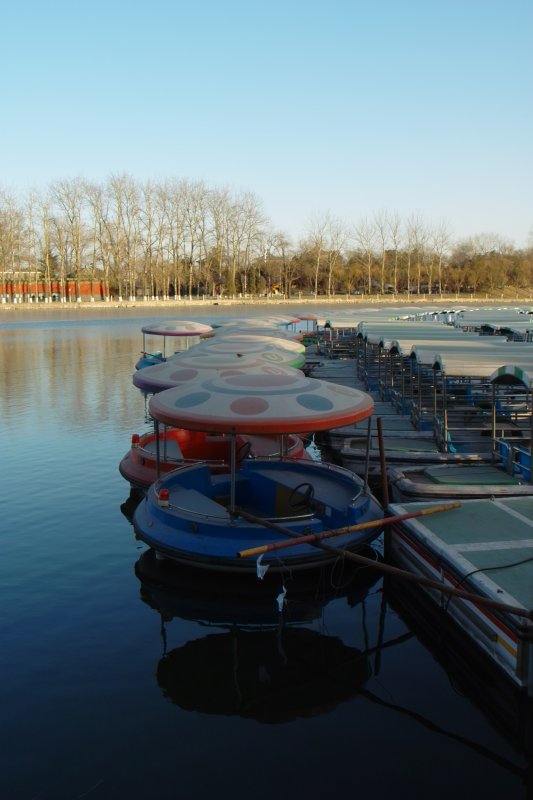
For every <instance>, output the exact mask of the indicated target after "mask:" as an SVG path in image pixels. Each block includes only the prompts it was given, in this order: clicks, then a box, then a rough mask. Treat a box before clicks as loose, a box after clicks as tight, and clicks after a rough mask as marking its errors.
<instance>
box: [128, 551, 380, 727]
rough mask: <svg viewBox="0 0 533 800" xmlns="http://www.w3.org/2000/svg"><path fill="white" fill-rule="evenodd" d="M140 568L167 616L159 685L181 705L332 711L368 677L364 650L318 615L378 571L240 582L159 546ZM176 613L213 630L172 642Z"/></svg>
mask: <svg viewBox="0 0 533 800" xmlns="http://www.w3.org/2000/svg"><path fill="white" fill-rule="evenodd" d="M336 569H337V571H335V570H336ZM135 571H136V575H137V577H138V578H139V580H140V582H141V598H142V600H143V601H144V602H145V603H147V604H148V605H149V606H150V607H151V608H153V609H154V610H156V611H157V612H158V614H159V616H160V621H161V635H162V642H163V653H162V656H161V658H160V660H159V662H158V665H157V682H158V685H159V686H160V688H161V690H162V691H163V693H164V695H165V696H166V697H167V698H168V699H169V700H170V701H171V702H173V703H175V704H176V705H178V706H179V707H180V708H182V709H185V710H188V711H193V710H194V711H200V712H202V713H204V714H225V715H238V716H240V717H243V718H247V719H254V720H256V721H257V722H262V723H284V722H289V721H290V720H294V719H297V718H299V717H311V716H316V715H319V714H324V713H327V712H329V711H331V710H333V709H334V708H336V707H337V705H339V704H340V703H343V702H345V701H347V700H348V699H350V698H353V697H355V696H356V695H357V694H358V693H359V691H360V690H361V688H362V687H363V686H364V684H365V682H366V681H367V679H368V678H369V677H370V674H371V666H370V661H369V657H368V655H367V654H366V653H364V652H362V651H361V650H359V649H358V648H356V647H353V646H351V645H347V644H345V643H344V642H343V641H341V639H340V638H339V637H337V636H331V635H328V634H327V633H326V632H325V631H324V630H323V627H324V626H319V627H321V629H320V630H316V629H315V628H314V627H311V623H313V622H315V621H317V620H323V616H324V611H325V608H326V606H327V605H328V604H329V603H332V602H342V603H347V604H348V606H350V607H354V606H356V605H357V604H358V603H361V602H363V601H364V599H365V597H366V595H367V593H368V591H369V589H370V587H371V586H372V585H373V584H374V583H376V582H377V580H378V574H377V573H376V572H375V571H369V570H365V571H361V570H359V571H354V570H353V569H349V570H348V571H347V570H346V567H345V566H342V565H341V566H340V569H339V566H337V568H333V569H332V568H329V569H327V570H322V571H320V572H319V573H317V572H313V574H312V575H311V574H309V575H304V574H303V573H302V574H301V575H298V576H297V577H295V578H293V579H292V580H287V579H285V583H286V585H282V584H281V579H280V581H271V582H269V583H267V582H265V583H262V582H259V581H257V579H255V578H251V579H250V580H249V581H248V580H243V579H242V578H239V581H238V585H237V586H236V585H235V584H236V581H235V579H234V578H233V579H232V578H223V577H211V576H209V577H208V578H207V579H204V578H201V579H199V578H198V575H197V574H196V573H194V572H192V573H191V572H190V571H187V570H184V569H182V568H180V567H178V566H176V565H174V564H171V563H169V562H161V561H157V560H156V559H155V556H154V554H153V552H152V551H146V552H145V553H144V554H143V555H142V556H141V558H140V559H139V560H138V562H137V564H136V567H135ZM243 584H244V585H243ZM285 592H286V594H285ZM174 619H178V620H191V621H195V622H198V623H199V624H200V625H201V628H200V629H199V630H200V631H202V632H203V631H204V630H205V627H208V628H209V629H210V632H209V633H208V634H207V635H206V636H200V638H195V639H192V640H190V641H186V642H184V643H183V644H181V646H179V647H175V648H172V649H168V643H167V624H168V623H169V622H170V621H171V620H174ZM213 628H217V629H218V630H217V631H216V632H214V631H213V630H212V629H213Z"/></svg>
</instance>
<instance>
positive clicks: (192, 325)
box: [135, 320, 213, 369]
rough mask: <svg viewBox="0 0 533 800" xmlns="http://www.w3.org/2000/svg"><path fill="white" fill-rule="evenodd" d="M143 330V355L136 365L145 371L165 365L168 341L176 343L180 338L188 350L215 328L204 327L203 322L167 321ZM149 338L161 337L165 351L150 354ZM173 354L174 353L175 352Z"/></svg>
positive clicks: (146, 326)
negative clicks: (155, 366) (191, 344)
mask: <svg viewBox="0 0 533 800" xmlns="http://www.w3.org/2000/svg"><path fill="white" fill-rule="evenodd" d="M141 330H142V334H143V346H142V355H141V357H140V359H139V360H138V361H137V363H136V364H135V369H144V368H145V367H153V366H154V365H155V364H162V363H164V362H165V361H166V360H167V357H168V354H167V342H168V341H175V340H176V338H178V339H180V340H181V341H183V342H185V343H186V348H185V349H187V348H188V347H189V344H190V342H191V341H193V342H197V341H199V340H200V337H201V336H207V335H208V334H210V333H211V331H212V330H213V328H212V327H211V325H204V324H203V323H201V322H189V321H188V320H167V321H165V322H154V323H151V324H149V325H144V326H143V327H142V328H141ZM147 336H152V337H154V336H155V337H161V339H162V342H163V349H162V350H156V351H155V352H153V353H150V352H149V351H148V348H147ZM172 353H174V350H173V351H172ZM172 353H171V354H172Z"/></svg>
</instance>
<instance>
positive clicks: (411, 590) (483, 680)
mask: <svg viewBox="0 0 533 800" xmlns="http://www.w3.org/2000/svg"><path fill="white" fill-rule="evenodd" d="M383 591H384V600H385V602H386V604H387V605H388V606H389V608H391V609H393V610H394V611H395V613H397V614H398V616H399V617H400V618H401V619H402V620H403V621H404V623H405V624H406V625H407V626H408V627H409V629H410V630H412V631H413V633H414V634H415V635H416V637H417V639H418V640H419V641H420V642H421V643H422V644H423V645H424V647H426V648H427V649H428V650H429V651H430V652H431V653H432V655H433V657H434V658H435V659H436V661H437V662H438V663H439V664H440V665H441V666H442V667H443V669H444V670H445V671H446V673H447V675H448V679H449V681H450V684H451V685H452V686H453V687H454V689H455V691H456V692H457V693H458V694H460V695H461V696H463V697H467V698H469V699H470V700H471V701H472V702H473V703H474V704H475V705H476V706H477V708H478V709H479V710H480V711H481V712H482V714H483V715H484V716H485V717H486V718H487V719H488V720H489V721H490V723H491V724H492V726H494V728H496V730H498V731H499V733H500V734H501V735H502V736H503V737H504V738H505V739H506V740H507V742H509V744H510V745H511V746H512V747H513V748H514V750H515V751H516V752H517V753H519V754H520V755H522V756H525V758H526V762H527V763H526V766H525V767H522V766H519V765H518V764H515V763H513V762H511V761H509V760H508V759H505V758H502V757H501V756H500V755H499V754H498V753H496V752H494V751H491V750H489V749H487V748H484V747H483V746H482V745H480V744H478V743H476V742H474V741H471V740H468V739H466V738H463V737H460V736H457V735H454V738H455V739H456V740H458V741H462V743H463V744H464V745H465V746H467V747H470V748H472V749H473V750H476V751H477V752H478V753H480V754H481V755H483V756H484V757H485V758H487V759H489V760H490V761H492V762H494V763H496V764H499V765H500V766H502V767H504V768H505V769H507V770H508V771H509V772H511V773H513V774H515V775H518V776H519V777H521V778H522V780H523V783H524V786H525V787H527V788H528V789H529V791H530V792H531V791H533V701H532V700H531V698H528V697H527V694H526V693H525V691H520V690H519V689H517V688H516V687H515V686H514V685H513V684H512V683H511V681H509V680H508V678H507V677H506V676H504V675H503V674H501V673H500V672H499V671H498V670H497V668H496V667H495V666H494V665H492V664H491V662H489V661H488V660H487V659H486V658H484V657H483V656H482V655H481V654H480V652H479V651H478V650H477V649H475V648H474V647H473V646H472V645H469V643H468V642H467V641H465V637H464V636H461V635H460V634H459V632H458V630H457V628H456V627H455V626H454V625H453V624H451V622H450V620H449V618H448V616H447V615H446V614H445V613H444V611H443V610H442V609H440V608H437V607H436V606H433V605H432V604H429V603H427V602H425V601H424V598H423V596H422V595H421V593H420V590H419V589H418V588H417V587H414V586H412V585H410V584H406V583H405V582H399V581H397V580H395V579H392V578H390V577H389V576H387V578H386V579H385V580H384V584H383ZM378 702H381V701H378ZM390 707H391V708H392V705H391V706H390ZM394 710H395V711H397V712H399V713H401V714H409V715H411V716H412V717H413V718H415V716H416V715H414V714H413V713H412V712H410V711H409V710H408V709H405V708H398V707H396V708H395V709H394ZM417 721H418V722H419V723H420V724H423V725H425V726H426V727H428V728H430V729H431V730H433V731H435V732H437V733H439V734H441V735H445V736H448V737H450V738H451V737H452V734H451V733H450V732H447V731H444V730H439V729H438V727H437V726H436V725H435V724H434V723H431V721H430V720H428V719H424V718H422V717H421V716H420V715H418V719H417ZM528 796H532V795H530V794H528Z"/></svg>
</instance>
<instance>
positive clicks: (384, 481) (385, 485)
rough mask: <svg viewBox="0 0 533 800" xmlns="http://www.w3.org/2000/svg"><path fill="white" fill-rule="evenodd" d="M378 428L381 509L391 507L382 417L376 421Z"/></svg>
mask: <svg viewBox="0 0 533 800" xmlns="http://www.w3.org/2000/svg"><path fill="white" fill-rule="evenodd" d="M376 423H377V427H378V445H379V462H380V465H381V494H382V498H381V507H382V508H388V507H389V481H388V478H387V459H386V457H385V444H384V442H383V422H382V419H381V417H378V418H377V420H376Z"/></svg>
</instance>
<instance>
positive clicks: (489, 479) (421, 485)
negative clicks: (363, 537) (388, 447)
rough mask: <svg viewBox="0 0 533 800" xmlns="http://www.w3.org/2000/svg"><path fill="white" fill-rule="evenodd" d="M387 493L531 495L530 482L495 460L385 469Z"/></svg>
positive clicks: (398, 496) (401, 498)
mask: <svg viewBox="0 0 533 800" xmlns="http://www.w3.org/2000/svg"><path fill="white" fill-rule="evenodd" d="M387 478H388V483H389V492H390V496H391V497H392V499H393V500H394V502H396V503H404V502H409V501H411V500H437V499H441V500H442V499H443V498H446V499H448V500H466V499H473V498H483V497H485V498H491V497H492V498H495V497H533V484H531V482H530V481H527V480H525V479H524V476H523V475H520V474H515V473H514V472H511V473H510V472H509V471H507V470H506V469H504V468H503V466H500V465H497V464H482V463H478V464H476V463H474V462H470V463H468V462H464V463H457V464H450V463H448V464H431V465H429V466H426V465H424V464H418V465H417V466H410V467H405V466H404V467H389V468H388V469H387Z"/></svg>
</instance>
